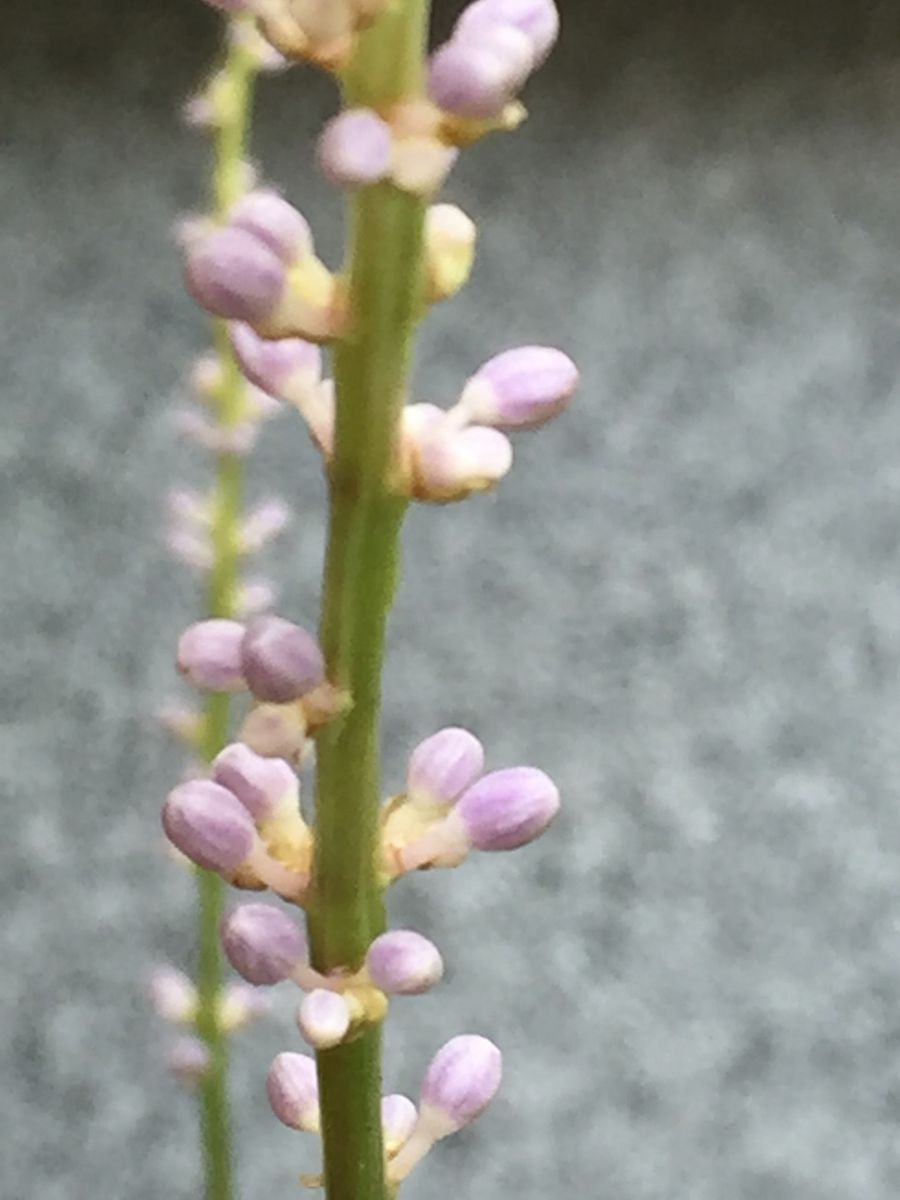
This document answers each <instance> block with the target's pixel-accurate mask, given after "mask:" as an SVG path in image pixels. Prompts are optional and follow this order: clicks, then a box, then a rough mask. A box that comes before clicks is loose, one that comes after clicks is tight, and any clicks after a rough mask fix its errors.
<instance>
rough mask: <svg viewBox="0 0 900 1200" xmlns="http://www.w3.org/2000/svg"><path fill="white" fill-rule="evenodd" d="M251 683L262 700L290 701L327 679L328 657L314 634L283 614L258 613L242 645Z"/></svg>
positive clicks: (244, 661)
mask: <svg viewBox="0 0 900 1200" xmlns="http://www.w3.org/2000/svg"><path fill="white" fill-rule="evenodd" d="M241 663H242V668H243V673H244V677H245V679H246V680H247V686H248V687H249V688H250V691H251V692H252V693H253V695H254V696H256V698H257V699H258V700H269V701H272V702H274V703H275V704H286V703H287V702H288V701H290V700H298V699H299V698H300V697H301V696H305V695H306V693H307V692H311V691H312V690H313V689H314V688H316V687H318V685H319V684H320V683H322V682H323V680H324V679H325V659H324V657H323V655H322V651H321V650H320V649H319V645H318V643H317V642H316V640H315V638H314V637H313V636H312V634H310V633H307V632H306V630H305V629H301V628H300V626H299V625H294V624H292V623H291V622H290V621H285V620H284V619H283V618H282V617H274V616H264V617H258V618H257V619H256V620H255V621H253V622H251V624H250V625H249V626H248V627H247V632H246V634H245V635H244V640H243V643H242V645H241Z"/></svg>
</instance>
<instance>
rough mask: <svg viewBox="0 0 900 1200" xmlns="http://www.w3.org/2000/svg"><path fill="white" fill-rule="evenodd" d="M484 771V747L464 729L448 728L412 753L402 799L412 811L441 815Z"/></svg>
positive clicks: (472, 734) (428, 739)
mask: <svg viewBox="0 0 900 1200" xmlns="http://www.w3.org/2000/svg"><path fill="white" fill-rule="evenodd" d="M483 770H484V747H483V746H482V744H481V742H480V741H479V740H478V738H477V737H475V735H474V733H469V731H468V730H467V729H459V728H456V727H455V726H448V727H447V728H446V729H440V730H438V732H437V733H433V734H432V735H431V737H428V738H425V740H424V741H423V742H420V743H419V744H418V746H416V748H415V750H413V752H412V754H411V755H410V759H409V768H408V770H407V775H406V798H407V800H408V802H409V803H410V804H412V805H414V806H415V807H416V808H420V809H423V810H425V811H426V812H428V811H437V812H441V811H444V810H446V809H447V808H449V807H450V805H451V804H453V802H454V801H455V800H457V799H458V798H459V797H460V796H461V795H462V793H463V792H464V791H465V790H466V788H468V787H471V785H472V784H473V783H474V782H475V780H476V779H478V778H479V776H480V775H481V773H482V771H483Z"/></svg>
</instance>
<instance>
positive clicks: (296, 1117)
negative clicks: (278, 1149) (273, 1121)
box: [266, 1051, 319, 1133]
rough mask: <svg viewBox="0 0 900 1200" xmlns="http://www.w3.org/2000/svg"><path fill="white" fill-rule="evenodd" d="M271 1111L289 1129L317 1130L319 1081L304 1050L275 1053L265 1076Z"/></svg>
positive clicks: (312, 1064) (312, 1131)
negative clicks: (301, 1052)
mask: <svg viewBox="0 0 900 1200" xmlns="http://www.w3.org/2000/svg"><path fill="white" fill-rule="evenodd" d="M266 1093H267V1095H268V1097H269V1104H271V1106H272V1112H273V1113H274V1114H275V1116H276V1117H277V1118H278V1120H279V1121H281V1122H282V1124H284V1125H287V1127H288V1128H289V1129H302V1130H304V1131H305V1132H306V1133H318V1132H319V1083H318V1079H317V1077H316V1064H315V1063H314V1062H313V1060H312V1059H311V1058H310V1057H309V1056H308V1055H306V1054H293V1053H291V1052H289V1051H285V1052H284V1053H283V1054H279V1055H278V1056H277V1057H276V1059H275V1061H274V1062H273V1063H272V1065H271V1067H270V1068H269V1073H268V1075H267V1076H266Z"/></svg>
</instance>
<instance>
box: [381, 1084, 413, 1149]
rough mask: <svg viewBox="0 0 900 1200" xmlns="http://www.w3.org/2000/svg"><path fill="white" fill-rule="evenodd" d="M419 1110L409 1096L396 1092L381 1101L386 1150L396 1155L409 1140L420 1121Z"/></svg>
mask: <svg viewBox="0 0 900 1200" xmlns="http://www.w3.org/2000/svg"><path fill="white" fill-rule="evenodd" d="M418 1116H419V1113H418V1110H417V1108H416V1106H415V1104H413V1102H412V1100H410V1098H409V1097H408V1096H402V1095H400V1094H399V1093H398V1092H395V1093H394V1094H393V1095H390V1096H383V1097H382V1100H381V1127H382V1130H383V1131H384V1148H385V1150H386V1151H387V1153H388V1154H389V1155H390V1154H396V1153H397V1151H398V1150H399V1149H400V1147H401V1146H402V1145H403V1143H404V1142H405V1141H406V1140H407V1138H408V1137H409V1135H410V1134H411V1133H412V1131H413V1128H414V1127H415V1124H416V1120H417V1119H418Z"/></svg>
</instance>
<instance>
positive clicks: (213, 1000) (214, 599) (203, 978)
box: [197, 17, 257, 1200]
mask: <svg viewBox="0 0 900 1200" xmlns="http://www.w3.org/2000/svg"><path fill="white" fill-rule="evenodd" d="M243 19H244V18H240V17H238V18H235V19H234V21H233V22H232V23H231V27H230V29H229V34H230V35H231V36H230V37H229V46H228V50H227V52H226V55H225V60H224V63H223V64H222V67H221V73H220V75H219V77H218V78H219V97H220V104H221V109H220V111H219V113H218V123H217V125H216V135H215V143H214V151H213V155H214V165H213V187H212V191H213V196H212V199H213V208H214V211H215V214H216V216H217V217H218V218H219V219H221V218H223V217H224V216H225V215H226V214H227V212H228V210H229V209H230V208H231V206H232V205H233V204H234V202H235V201H236V200H237V199H238V198H239V196H240V195H241V193H242V191H243V189H244V186H245V181H244V160H245V146H246V140H247V129H248V126H249V119H250V108H251V102H252V95H253V83H254V79H255V75H256V71H257V67H256V64H255V62H254V59H253V56H252V54H250V53H249V51H248V50H247V48H246V46H245V45H244V43H243V41H242V39H241V38H240V36H236V35H238V33H239V24H238V23H239V22H240V21H241V20H243ZM213 335H214V338H215V345H216V349H217V352H218V360H219V366H220V369H221V372H222V375H221V380H220V382H219V385H218V387H217V389H216V393H215V403H216V419H217V422H218V424H219V425H220V426H221V427H222V428H223V429H227V428H229V427H232V426H234V425H236V424H237V423H238V422H239V421H240V420H241V419H242V416H243V413H244V406H245V399H246V385H245V383H244V380H243V377H242V375H241V373H240V371H239V369H238V365H237V363H236V361H235V358H234V355H233V353H232V350H231V345H230V342H229V340H228V333H227V329H226V326H225V323H224V322H222V321H215V322H213ZM242 492H243V465H242V463H241V459H240V457H239V456H238V455H236V454H220V455H218V456H217V459H216V477H215V488H214V492H213V503H212V529H211V541H212V548H213V564H212V569H211V571H210V577H209V588H208V595H207V611H208V613H209V616H211V617H233V616H234V615H235V612H236V610H237V598H238V586H239V576H238V567H239V561H238V552H237V531H238V522H239V520H240V511H241V498H242ZM229 726H230V698H229V696H228V695H227V693H221V692H218V693H213V694H211V695H210V697H209V699H208V701H207V704H206V710H205V713H204V723H203V744H202V747H201V748H202V751H203V757H204V758H205V759H206V761H207V762H209V761H211V760H212V759H213V758H215V756H216V755H217V754H218V753H219V751H220V750H221V749H222V748H223V746H225V745H226V744H227V742H228V738H229ZM197 895H198V925H199V946H198V963H197V992H198V1013H197V1031H198V1033H199V1034H200V1037H201V1038H202V1039H203V1041H204V1042H205V1044H206V1047H207V1050H208V1052H209V1069H208V1070H207V1071H206V1073H205V1074H204V1076H203V1079H202V1081H201V1084H200V1119H201V1136H202V1142H203V1159H204V1172H205V1185H204V1194H205V1197H206V1200H231V1198H232V1196H233V1179H232V1175H233V1172H232V1154H231V1118H230V1112H229V1104H228V1042H227V1038H226V1036H225V1033H224V1031H223V1030H222V1028H221V1025H220V1022H219V1015H218V1014H219V999H220V995H221V990H222V975H223V961H222V949H221V945H220V942H219V924H220V922H221V919H222V914H223V910H224V903H225V885H224V883H223V881H222V880H221V879H220V878H219V877H218V875H215V874H213V873H212V872H211V871H202V870H201V871H198V872H197Z"/></svg>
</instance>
